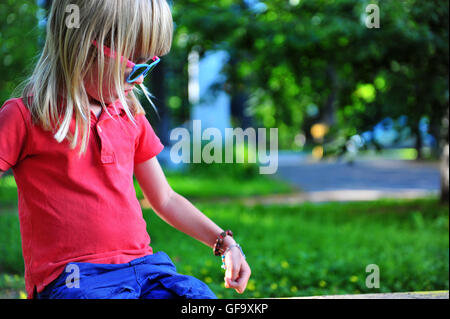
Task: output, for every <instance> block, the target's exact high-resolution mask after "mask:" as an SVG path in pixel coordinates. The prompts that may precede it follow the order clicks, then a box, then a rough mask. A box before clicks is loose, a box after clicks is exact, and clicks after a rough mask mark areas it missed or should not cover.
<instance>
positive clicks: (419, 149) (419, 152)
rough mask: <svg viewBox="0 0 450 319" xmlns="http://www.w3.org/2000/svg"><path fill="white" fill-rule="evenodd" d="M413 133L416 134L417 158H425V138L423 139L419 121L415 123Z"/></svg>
mask: <svg viewBox="0 0 450 319" xmlns="http://www.w3.org/2000/svg"><path fill="white" fill-rule="evenodd" d="M413 133H414V135H415V136H416V151H417V159H418V160H421V159H423V154H422V147H423V140H422V134H421V132H420V124H419V122H417V123H416V124H415V125H414V128H413Z"/></svg>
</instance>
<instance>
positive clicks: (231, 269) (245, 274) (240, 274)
mask: <svg viewBox="0 0 450 319" xmlns="http://www.w3.org/2000/svg"><path fill="white" fill-rule="evenodd" d="M225 266H226V271H225V278H224V279H225V288H234V289H235V290H236V292H238V293H240V294H242V293H243V292H244V291H245V288H246V287H247V282H248V279H249V278H250V274H251V270H250V266H249V265H248V263H247V261H246V260H245V258H244V256H242V254H241V251H240V249H239V248H238V247H233V248H231V249H230V250H229V251H228V252H227V253H226V254H225Z"/></svg>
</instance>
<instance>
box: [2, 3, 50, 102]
mask: <svg viewBox="0 0 450 319" xmlns="http://www.w3.org/2000/svg"><path fill="white" fill-rule="evenodd" d="M37 15H38V8H37V5H36V3H35V1H27V0H7V1H2V2H1V3H0V21H1V22H0V74H1V75H2V77H1V79H0V101H1V103H2V104H3V102H4V101H6V100H7V99H9V98H10V97H11V96H12V94H13V91H14V89H15V88H16V87H17V85H18V84H19V82H21V81H23V80H25V78H26V77H27V76H28V75H29V74H28V73H30V72H31V71H32V66H33V65H32V63H33V62H35V61H34V60H35V58H36V56H37V54H38V50H39V48H38V36H39V34H42V31H40V30H39V28H38V18H37Z"/></svg>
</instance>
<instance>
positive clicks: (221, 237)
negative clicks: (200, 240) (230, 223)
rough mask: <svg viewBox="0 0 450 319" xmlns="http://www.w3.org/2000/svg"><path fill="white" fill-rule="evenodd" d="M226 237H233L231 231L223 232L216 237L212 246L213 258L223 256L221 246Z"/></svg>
mask: <svg viewBox="0 0 450 319" xmlns="http://www.w3.org/2000/svg"><path fill="white" fill-rule="evenodd" d="M227 235H228V236H230V237H233V233H232V232H231V230H226V231H224V232H221V233H220V234H219V236H217V239H216V243H215V244H214V247H213V252H214V256H220V255H223V253H224V252H225V250H224V249H223V247H222V245H223V240H224V238H225V237H226V236H227Z"/></svg>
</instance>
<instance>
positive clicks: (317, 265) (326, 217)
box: [0, 199, 449, 298]
mask: <svg viewBox="0 0 450 319" xmlns="http://www.w3.org/2000/svg"><path fill="white" fill-rule="evenodd" d="M196 205H197V207H199V208H200V209H201V210H202V211H203V212H204V213H205V214H206V215H208V216H209V217H211V218H212V219H213V220H214V221H215V222H216V223H218V224H219V225H220V226H222V227H224V228H230V229H232V230H233V231H234V233H235V236H236V239H237V241H238V242H240V243H241V244H242V246H243V248H244V250H245V253H246V255H247V259H248V262H249V264H250V266H251V268H252V277H251V280H250V281H249V284H248V287H247V290H246V292H245V293H244V294H243V295H238V294H237V293H235V292H234V291H233V290H229V289H225V288H224V287H223V270H221V269H220V258H218V257H214V256H212V252H211V249H209V248H208V247H206V246H204V245H203V244H201V243H199V242H197V241H195V240H193V239H191V238H190V237H188V236H186V235H184V234H182V233H180V232H179V231H177V230H175V229H173V228H172V227H170V226H168V225H167V224H165V223H164V222H163V221H162V220H161V219H159V217H157V216H156V215H155V214H154V213H153V212H152V211H151V210H150V209H144V218H145V219H146V221H147V225H148V231H149V233H150V236H151V238H152V247H153V249H154V250H155V251H159V250H164V251H166V252H167V253H168V254H169V256H171V257H172V259H173V261H174V262H175V264H176V266H177V269H178V271H179V272H181V273H184V274H189V275H193V276H196V277H198V278H200V279H201V280H203V281H205V282H206V283H207V284H208V285H210V287H211V288H212V290H213V291H214V292H215V293H216V294H217V295H218V297H220V298H253V297H289V296H309V295H326V294H344V293H349V294H352V293H375V292H399V291H423V290H448V289H449V288H448V287H449V210H448V205H440V204H439V203H438V202H437V201H436V200H434V199H423V200H412V201H411V200H401V201H375V202H358V203H326V204H319V205H318V204H308V203H307V204H302V205H295V206H284V205H272V206H254V207H244V206H242V205H241V204H237V203H228V204H212V203H201V202H198V203H197V204H196ZM369 264H376V265H378V267H379V269H380V288H379V289H373V288H372V289H369V288H367V287H366V286H365V281H366V277H367V275H368V273H366V266H367V265H369ZM0 267H1V270H0V272H3V274H2V275H0V296H3V297H19V294H20V291H23V278H22V277H21V274H22V272H23V262H22V260H21V250H20V236H19V223H18V219H17V215H16V214H15V213H14V212H9V213H8V212H4V213H2V214H0ZM22 295H23V293H22Z"/></svg>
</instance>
